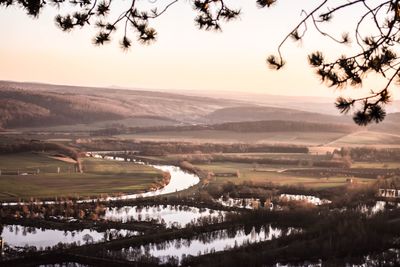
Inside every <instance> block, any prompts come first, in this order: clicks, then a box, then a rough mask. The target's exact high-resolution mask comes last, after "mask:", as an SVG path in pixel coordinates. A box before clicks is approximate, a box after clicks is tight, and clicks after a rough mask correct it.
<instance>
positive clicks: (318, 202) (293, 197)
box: [280, 194, 332, 206]
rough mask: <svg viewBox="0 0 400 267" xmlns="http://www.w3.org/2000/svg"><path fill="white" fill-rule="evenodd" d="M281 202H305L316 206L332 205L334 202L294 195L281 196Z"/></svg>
mask: <svg viewBox="0 0 400 267" xmlns="http://www.w3.org/2000/svg"><path fill="white" fill-rule="evenodd" d="M280 200H281V201H304V202H306V203H309V204H312V205H316V206H319V205H323V204H329V203H332V201H330V200H327V199H320V198H319V197H315V196H306V195H292V194H281V195H280Z"/></svg>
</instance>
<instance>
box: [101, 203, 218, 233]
mask: <svg viewBox="0 0 400 267" xmlns="http://www.w3.org/2000/svg"><path fill="white" fill-rule="evenodd" d="M225 215H226V212H224V211H216V210H212V209H208V208H197V207H190V206H181V205H154V206H143V207H138V206H124V207H121V208H116V207H114V208H107V209H106V211H105V214H104V216H103V217H102V219H105V220H109V221H121V222H128V221H152V222H156V223H161V224H165V225H166V227H178V228H181V227H184V226H186V225H187V224H189V223H192V224H196V223H200V222H201V221H203V220H208V221H210V222H213V223H218V222H222V221H223V220H224V218H225Z"/></svg>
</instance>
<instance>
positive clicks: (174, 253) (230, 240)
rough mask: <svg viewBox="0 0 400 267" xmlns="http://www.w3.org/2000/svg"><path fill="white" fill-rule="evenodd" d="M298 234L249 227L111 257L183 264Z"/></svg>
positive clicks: (138, 249) (141, 247)
mask: <svg viewBox="0 0 400 267" xmlns="http://www.w3.org/2000/svg"><path fill="white" fill-rule="evenodd" d="M295 231H297V230H295V229H293V228H288V229H279V228H273V227H271V226H270V225H267V226H261V227H258V228H255V227H249V228H242V229H239V230H237V229H236V230H235V229H232V230H218V231H213V232H209V233H203V234H200V235H198V236H196V237H193V238H191V239H183V238H180V239H174V240H170V241H165V242H161V243H150V244H147V245H144V246H140V247H130V248H128V249H122V250H120V251H109V253H110V255H112V256H116V257H122V258H124V259H127V260H131V261H135V260H140V259H143V258H151V257H155V258H158V259H159V261H160V262H167V261H169V260H170V259H171V258H174V259H175V260H176V261H177V262H181V261H182V259H184V258H185V257H186V256H188V255H191V256H198V255H202V254H208V253H213V252H217V251H223V250H228V249H231V248H234V247H240V246H243V245H246V244H253V243H258V242H263V241H267V240H272V239H274V238H279V237H281V236H286V235H289V234H291V233H293V232H295Z"/></svg>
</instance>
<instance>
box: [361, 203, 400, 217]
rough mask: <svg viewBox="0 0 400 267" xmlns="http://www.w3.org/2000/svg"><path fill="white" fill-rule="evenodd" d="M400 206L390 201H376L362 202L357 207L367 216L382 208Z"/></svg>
mask: <svg viewBox="0 0 400 267" xmlns="http://www.w3.org/2000/svg"><path fill="white" fill-rule="evenodd" d="M396 208H400V203H396V202H390V201H376V202H375V203H374V204H373V205H367V204H363V205H361V206H359V207H358V209H359V210H360V211H361V212H362V213H364V214H366V215H367V216H373V215H375V214H377V213H379V212H382V211H384V210H391V209H396Z"/></svg>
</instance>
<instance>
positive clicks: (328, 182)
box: [195, 162, 374, 189]
mask: <svg viewBox="0 0 400 267" xmlns="http://www.w3.org/2000/svg"><path fill="white" fill-rule="evenodd" d="M195 166H197V167H199V168H200V169H202V170H207V171H211V172H214V173H224V172H230V173H235V172H236V171H239V173H240V175H239V177H234V176H231V177H214V179H213V180H212V181H211V183H217V184H218V183H219V184H222V183H225V182H228V181H229V182H233V183H236V184H240V183H243V182H250V181H251V182H254V183H260V184H265V183H274V184H277V185H290V186H304V187H306V188H315V189H320V188H329V187H338V186H343V185H346V184H348V182H347V181H346V180H347V178H348V177H329V178H318V177H305V176H295V175H293V174H288V173H284V172H280V171H282V170H283V169H282V166H270V165H260V164H258V165H257V167H256V168H254V165H253V164H246V163H232V162H221V163H209V164H195ZM289 168H290V167H289ZM353 180H354V181H355V182H356V183H357V184H368V183H372V182H374V180H373V179H363V178H355V179H353Z"/></svg>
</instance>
